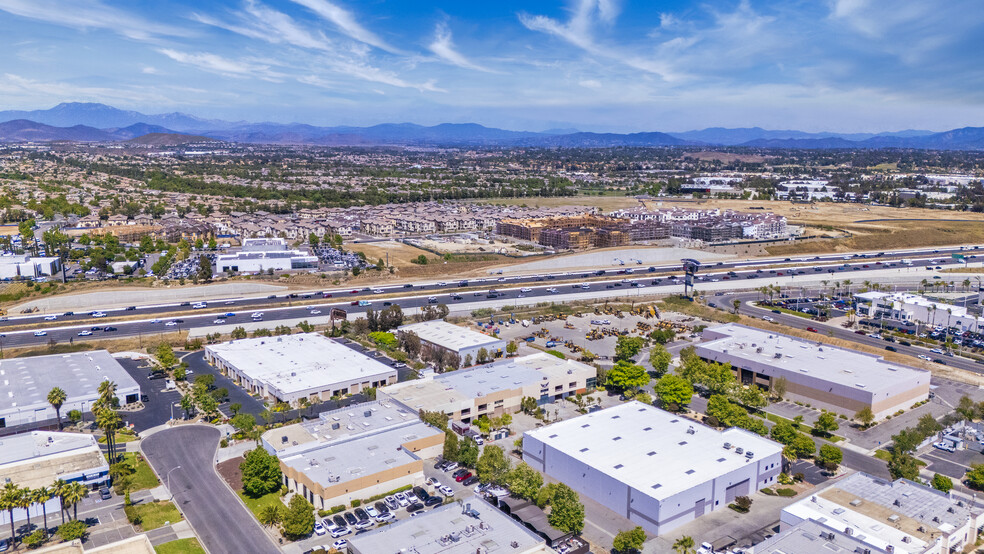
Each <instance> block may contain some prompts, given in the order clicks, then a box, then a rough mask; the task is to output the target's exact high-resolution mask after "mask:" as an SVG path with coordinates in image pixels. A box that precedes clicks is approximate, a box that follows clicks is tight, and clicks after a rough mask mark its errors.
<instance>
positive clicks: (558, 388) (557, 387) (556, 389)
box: [554, 385, 564, 391]
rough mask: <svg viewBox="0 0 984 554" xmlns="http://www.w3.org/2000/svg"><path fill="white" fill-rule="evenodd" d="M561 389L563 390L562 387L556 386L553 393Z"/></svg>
mask: <svg viewBox="0 0 984 554" xmlns="http://www.w3.org/2000/svg"><path fill="white" fill-rule="evenodd" d="M563 389H564V385H557V386H556V387H554V390H555V391H561V390H563Z"/></svg>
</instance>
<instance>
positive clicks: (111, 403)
mask: <svg viewBox="0 0 984 554" xmlns="http://www.w3.org/2000/svg"><path fill="white" fill-rule="evenodd" d="M116 403H117V400H116V383H114V382H112V381H110V380H109V379H106V380H105V381H103V382H102V383H99V400H96V406H104V407H106V408H115V407H116Z"/></svg>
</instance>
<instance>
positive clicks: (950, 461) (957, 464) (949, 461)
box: [923, 452, 970, 469]
mask: <svg viewBox="0 0 984 554" xmlns="http://www.w3.org/2000/svg"><path fill="white" fill-rule="evenodd" d="M923 457H924V458H929V459H930V460H934V461H937V462H943V463H947V464H953V465H955V466H960V467H963V468H966V469H970V466H968V465H964V464H961V463H960V462H955V461H953V460H947V459H946V458H940V457H939V456H935V455H933V453H931V452H928V453H926V454H923Z"/></svg>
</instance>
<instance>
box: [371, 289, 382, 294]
mask: <svg viewBox="0 0 984 554" xmlns="http://www.w3.org/2000/svg"><path fill="white" fill-rule="evenodd" d="M372 293H373V294H383V289H372Z"/></svg>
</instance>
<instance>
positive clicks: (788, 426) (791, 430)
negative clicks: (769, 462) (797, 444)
mask: <svg viewBox="0 0 984 554" xmlns="http://www.w3.org/2000/svg"><path fill="white" fill-rule="evenodd" d="M797 434H799V431H797V430H796V427H795V426H794V425H793V424H792V423H791V422H789V421H786V420H780V421H779V423H776V424H775V425H773V426H772V431H770V432H769V436H770V437H772V440H774V441H776V442H778V443H781V444H784V445H789V444H792V442H793V439H795V438H796V435H797Z"/></svg>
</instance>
